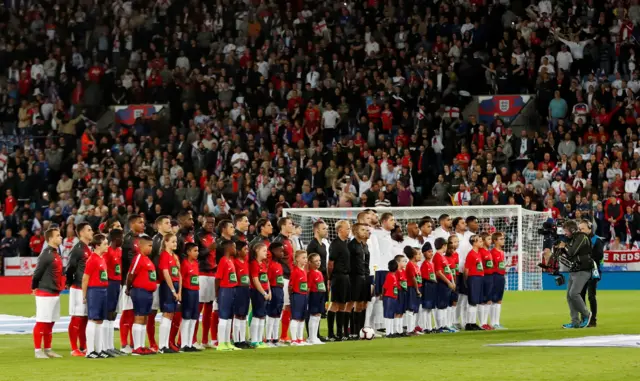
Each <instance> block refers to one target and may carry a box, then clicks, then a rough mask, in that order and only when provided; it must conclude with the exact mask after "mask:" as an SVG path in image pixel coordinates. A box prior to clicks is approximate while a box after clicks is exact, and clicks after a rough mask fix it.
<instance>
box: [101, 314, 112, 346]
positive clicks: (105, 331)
mask: <svg viewBox="0 0 640 381" xmlns="http://www.w3.org/2000/svg"><path fill="white" fill-rule="evenodd" d="M110 323H111V321H109V320H103V321H102V325H100V331H101V333H100V335H101V338H102V341H101V344H102V345H101V346H100V352H102V351H106V350H107V349H111V348H110V347H109V345H111V343H110V342H109V333H111V330H110V329H109V324H110Z"/></svg>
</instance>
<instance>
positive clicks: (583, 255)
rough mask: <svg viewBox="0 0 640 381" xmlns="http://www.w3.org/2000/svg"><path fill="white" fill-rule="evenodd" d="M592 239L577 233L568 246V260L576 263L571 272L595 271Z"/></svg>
mask: <svg viewBox="0 0 640 381" xmlns="http://www.w3.org/2000/svg"><path fill="white" fill-rule="evenodd" d="M591 252H592V250H591V239H590V238H589V236H588V235H586V234H584V233H582V232H577V233H575V234H574V235H573V236H572V237H571V239H570V240H569V243H568V245H567V258H569V260H570V261H571V262H573V263H574V266H573V267H572V268H571V269H570V270H569V271H570V272H577V271H591V270H593V259H592V258H591Z"/></svg>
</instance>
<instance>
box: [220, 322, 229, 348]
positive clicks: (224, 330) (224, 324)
mask: <svg viewBox="0 0 640 381" xmlns="http://www.w3.org/2000/svg"><path fill="white" fill-rule="evenodd" d="M227 324H229V320H227V319H219V320H218V345H220V344H222V343H228V342H229V340H228V339H227V338H226V337H225V336H224V335H225V334H226V333H227Z"/></svg>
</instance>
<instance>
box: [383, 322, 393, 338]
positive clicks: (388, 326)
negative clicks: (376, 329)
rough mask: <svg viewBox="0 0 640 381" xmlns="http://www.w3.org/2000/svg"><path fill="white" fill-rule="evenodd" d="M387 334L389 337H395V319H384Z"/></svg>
mask: <svg viewBox="0 0 640 381" xmlns="http://www.w3.org/2000/svg"><path fill="white" fill-rule="evenodd" d="M384 328H385V330H386V332H385V334H386V335H387V336H391V335H393V319H386V318H385V319H384Z"/></svg>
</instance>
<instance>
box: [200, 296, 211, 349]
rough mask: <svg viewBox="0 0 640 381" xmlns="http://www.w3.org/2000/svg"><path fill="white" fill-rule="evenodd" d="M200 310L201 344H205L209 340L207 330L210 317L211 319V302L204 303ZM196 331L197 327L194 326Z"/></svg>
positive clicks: (209, 324) (209, 325) (209, 327)
mask: <svg viewBox="0 0 640 381" xmlns="http://www.w3.org/2000/svg"><path fill="white" fill-rule="evenodd" d="M202 311H203V313H202V344H206V343H208V342H209V330H210V329H211V319H213V316H212V314H213V303H205V305H204V308H203V309H202ZM197 331H198V327H196V332H197ZM212 339H213V337H212Z"/></svg>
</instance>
